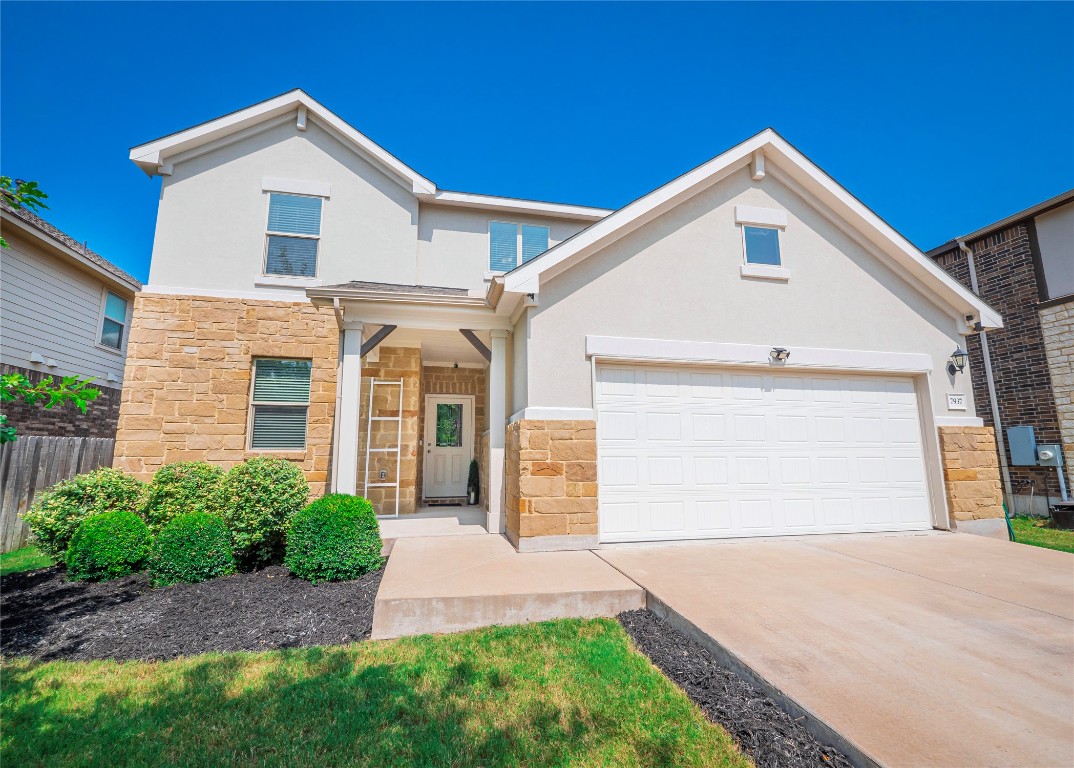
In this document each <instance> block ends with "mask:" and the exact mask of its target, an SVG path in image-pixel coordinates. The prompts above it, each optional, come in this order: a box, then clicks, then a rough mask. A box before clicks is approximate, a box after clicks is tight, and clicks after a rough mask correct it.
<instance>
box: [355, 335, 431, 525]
mask: <svg viewBox="0 0 1074 768" xmlns="http://www.w3.org/2000/svg"><path fill="white" fill-rule="evenodd" d="M379 352H380V356H379V360H378V361H377V362H375V363H372V362H368V361H367V362H366V363H365V365H364V366H363V367H362V394H361V398H362V402H361V407H360V414H359V417H358V430H359V433H358V493H359V495H360V494H361V493H362V492H363V489H364V487H365V478H366V471H367V470H366V466H365V447H366V441H367V435H368V426H369V387H370V382H371V381H372V379H373V378H374V377H375V378H377V379H389V380H395V381H398V380H399V379H402V380H403V414H402V415H403V423H402V427H403V428H402V442H401V443H400V444H401V445H402V451H401V454H400V456H401V463H400V465H399V470H400V472H399V475H400V478H399V513H400V514H404V515H408V514H411V513H413V512H415V511H416V510H417V503H418V490H417V488H418V483H417V479H418V470H417V467H418V453H419V449H418V436H419V435H420V434H421V432H420V431H419V429H418V419H419V416H420V413H421V350H420V349H417V348H416V347H415V348H408V347H388V346H381V347H379ZM398 414H399V388H398V387H394V386H384V387H381V386H379V385H378V386H377V391H376V393H375V395H374V401H373V416H397V415H398ZM398 429H399V424H397V423H396V422H394V421H374V422H373V439H372V443H371V447H373V448H390V447H393V446H394V445H395V444H396V440H397V439H398ZM395 464H396V459H395V454H394V453H376V452H374V453H371V454H370V456H369V468H368V472H369V482H370V483H379V482H389V483H390V482H394V481H395ZM381 470H383V471H384V473H385V475H386V479H385V480H381V479H380V472H381ZM368 496H369V500H370V501H371V502H373V506H374V508H375V509H376V510H377V514H379V515H389V514H394V513H395V489H394V488H370V489H369V493H368Z"/></svg>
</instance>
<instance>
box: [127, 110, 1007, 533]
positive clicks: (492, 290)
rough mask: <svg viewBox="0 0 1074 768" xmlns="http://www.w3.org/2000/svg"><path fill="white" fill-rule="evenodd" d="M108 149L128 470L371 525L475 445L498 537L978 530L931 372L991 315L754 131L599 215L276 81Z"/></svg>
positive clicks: (460, 485) (988, 512)
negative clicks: (120, 206)
mask: <svg viewBox="0 0 1074 768" xmlns="http://www.w3.org/2000/svg"><path fill="white" fill-rule="evenodd" d="M131 159H132V160H133V161H134V162H135V163H136V164H137V165H138V166H139V167H140V168H142V169H143V170H144V171H145V172H146V173H147V174H149V175H160V176H161V177H162V179H163V186H162V190H161V194H160V208H159V213H158V219H157V229H156V238H155V242H154V248H153V261H152V266H151V271H150V284H149V285H148V286H146V288H145V290H144V292H143V293H142V294H140V295H139V297H138V298H137V300H136V302H135V312H134V319H133V321H132V327H131V346H130V353H129V354H130V368H129V370H130V371H132V372H133V374H134V375H132V376H130V377H128V381H127V384H126V393H125V396H124V402H123V407H122V411H121V415H120V428H119V439H118V444H117V451H116V456H117V459H116V465H117V466H118V467H121V468H123V469H125V470H128V471H130V472H134V473H136V474H138V475H140V476H143V477H148V476H149V474H150V473H151V472H152V471H153V470H154V469H155V468H156V467H158V466H160V464H161V463H163V462H171V461H178V460H184V459H205V460H208V461H213V462H219V463H221V464H223V465H230V464H231V463H234V462H236V461H240V460H242V459H244V458H246V457H249V456H252V455H257V454H261V453H269V454H274V455H278V456H283V457H286V458H288V459H290V460H293V461H295V462H296V463H297V464H298V465H299V466H301V467H302V468H303V470H304V471H305V473H306V476H307V477H308V479H309V480H310V483H311V486H312V487H313V490H314V492H315V493H321V492H324V491H326V490H331V489H334V490H337V491H341V492H347V493H355V492H357V493H367V494H368V495H369V496H370V497H371V498H372V499H373V500H374V502H375V504H376V505H377V508H378V510H379V511H380V512H381V513H387V514H392V513H394V512H395V509H396V507H395V505H396V492H397V488H396V478H397V477H398V485H399V489H398V490H399V508H400V510H401V511H402V512H410V511H413V510H414V509H416V508H417V507H419V506H422V505H424V504H428V503H431V502H435V501H447V502H453V501H458V500H460V499H461V498H462V497H463V496H464V495H465V489H466V465H467V464H468V462H469V460H470V457H471V456H477V457H479V461H480V466H481V482H482V486H483V488H484V493H483V494H482V496H483V499H484V504H485V505H486V508H487V510H488V518H487V522H488V527H489V530H490V531H504V532H506V534H507V535H508V536H509V537H510V539H511V540H512V541H513V542H515V544H516V545H517V546H518V547H519V548H520V549H523V550H533V549H551V548H586V547H592V546H594V545H595V544H597V543H598V542H613V541H636V540H670V539H692V538H704V537H725V536H764V535H778V534H792V533H827V532H840V531H889V530H917V529H928V528H933V527H938V528H950V527H953V525H954V524H955V521H956V520H957V521H958V526H959V527H960V528H963V527H965V528H967V529H970V528H974V527H989V526H993V527H994V525H995V519H996V518H997V517H999V518H1002V511H1001V507H1000V492H999V486H1000V483H999V472H998V468H997V467H996V458H995V443H994V440H993V438H992V434H991V430H989V429H988V428H986V427H984V426H982V423H981V420H980V418H978V416H977V406H976V405H975V399H974V391H973V387H972V385H971V379H970V377H971V373H970V372H969V371H966V372H964V373H955V374H949V373H948V372H947V370H946V368H947V365H948V360H949V358H950V357H951V355H952V352H953V351H954V350H955V349H956V348H958V347H960V346H964V345H965V344H966V341H965V338H964V337H965V336H966V335H967V334H969V333H971V332H973V329H974V328H976V327H978V326H981V327H984V328H999V327H1001V326H1002V324H1003V321H1002V319H1001V317H1000V315H999V314H998V313H997V312H996V311H995V310H993V309H992V308H991V307H990V306H989V305H988V304H986V303H985V302H984V301H982V300H981V299H980V298H978V297H977V296H975V295H974V294H973V293H972V292H971V291H969V290H967V289H966V288H964V287H963V286H962V285H960V284H959V283H958V281H956V280H954V279H953V278H952V277H950V276H949V275H947V274H946V273H945V272H944V271H943V270H942V269H940V268H939V267H937V266H936V265H935V264H934V263H933V262H932V260H931V259H929V258H928V257H926V256H925V255H924V254H922V253H921V252H920V251H919V250H917V249H916V248H914V247H913V246H912V245H911V244H910V243H909V242H907V241H906V240H905V239H904V238H903V237H901V236H900V235H899V234H898V233H897V232H895V231H894V230H892V229H891V227H889V226H888V225H887V224H885V223H884V222H883V221H882V220H881V219H880V218H879V217H877V216H876V215H875V214H874V213H872V212H871V211H870V210H869V209H868V208H866V207H865V206H864V205H862V203H860V202H859V201H858V200H856V199H855V198H854V197H852V196H851V195H850V194H849V193H848V192H847V191H846V190H844V189H843V188H842V187H840V186H839V185H838V184H837V183H836V182H834V181H833V180H832V179H831V178H829V177H828V176H827V175H825V174H824V172H823V171H821V170H820V169H819V168H817V167H816V166H815V165H814V164H813V163H812V162H810V161H809V160H808V159H807V158H805V157H804V156H803V155H802V154H801V153H799V152H798V151H797V150H796V149H794V147H792V146H791V145H790V144H788V143H787V142H786V141H785V140H784V139H782V138H781V137H780V136H779V135H778V134H776V133H775V132H774V131H772V130H765V131H763V132H761V133H759V134H757V135H756V136H754V137H752V138H750V139H748V140H747V141H745V142H743V143H742V144H739V145H738V146H736V147H734V148H733V149H731V150H729V151H727V152H725V153H724V154H722V155H720V156H718V157H716V158H715V159H713V160H710V161H709V162H706V163H704V164H703V165H701V166H699V167H697V168H695V169H694V170H692V171H690V172H688V173H686V174H684V175H682V176H680V177H679V178H677V179H675V180H673V181H671V182H669V183H667V184H665V185H664V186H662V187H660V188H659V189H657V190H655V191H653V192H652V193H650V194H648V195H646V196H644V197H642V198H640V199H638V200H636V201H635V202H633V203H631V204H629V205H627V206H626V207H624V208H622V209H620V210H618V211H615V212H609V211H606V210H601V209H596V208H587V207H581V206H574V205H562V204H556V203H542V202H535V201H527V200H517V199H513V198H503V197H492V196H487V195H478V194H469V193H461V192H449V191H445V190H441V189H438V188H437V186H436V185H435V184H434V183H433V182H432V181H430V180H429V179H426V178H424V177H422V176H421V175H420V174H419V173H417V172H416V171H415V170H413V169H411V168H409V167H407V166H406V165H404V164H403V163H402V162H400V161H399V160H398V159H396V158H395V157H393V156H392V155H390V154H388V153H387V152H386V151H385V150H384V149H382V148H381V147H379V146H378V145H376V144H374V143H373V142H372V141H371V140H370V139H369V138H367V137H366V136H364V135H362V134H361V133H359V132H358V131H357V130H355V129H354V128H353V127H351V126H350V125H348V124H347V123H345V122H344V121H343V120H341V119H340V118H339V117H338V116H336V115H334V114H333V113H332V112H330V111H329V110H327V109H326V108H325V107H323V106H322V105H321V104H319V103H317V102H316V101H314V100H313V99H312V98H310V97H309V96H308V95H306V94H305V93H303V92H302V91H298V90H296V91H291V92H289V93H286V94H283V95H281V96H278V97H275V98H273V99H269V100H268V101H264V102H261V103H259V104H256V105H254V106H252V107H248V108H246V109H242V110H239V111H237V112H233V113H231V114H229V115H226V116H224V117H221V118H218V119H216V120H212V121H210V122H207V123H203V124H201V125H198V126H195V127H194V128H190V129H187V130H185V131H181V132H179V133H174V134H171V135H169V136H166V137H164V138H161V139H157V140H155V141H152V142H149V143H147V144H143V145H141V146H138V147H135V148H134V149H133V150H131ZM430 286H436V287H430ZM456 366H457V367H456ZM951 394H958V395H960V396H961V403H953V406H954V407H952V400H951V399H950V398H949V395H951ZM400 446H401V447H400ZM397 451H398V454H397ZM945 473H946V474H947V482H946V483H945V478H944V474H945ZM977 519H982V520H981V522H980V523H977V524H975V522H974V521H975V520H977ZM1000 524H1002V520H1001V519H1000Z"/></svg>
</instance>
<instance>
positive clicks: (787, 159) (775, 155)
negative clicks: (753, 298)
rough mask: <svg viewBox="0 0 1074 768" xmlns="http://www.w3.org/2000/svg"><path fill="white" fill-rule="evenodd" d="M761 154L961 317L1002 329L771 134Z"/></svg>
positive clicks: (982, 306) (998, 320) (971, 297)
mask: <svg viewBox="0 0 1074 768" xmlns="http://www.w3.org/2000/svg"><path fill="white" fill-rule="evenodd" d="M765 154H766V155H767V156H768V159H769V161H770V162H771V163H772V164H773V165H776V166H778V168H779V169H781V170H783V172H784V173H786V174H787V175H788V176H789V177H790V178H792V179H794V180H795V181H796V182H798V183H799V184H800V185H802V186H803V187H804V188H805V189H806V190H807V191H808V192H810V193H811V194H813V195H815V196H816V197H817V199H818V200H820V201H821V202H822V203H824V204H825V205H827V206H829V207H830V208H831V209H832V210H834V211H835V212H836V213H837V214H839V215H840V216H841V217H842V218H843V219H845V220H846V221H847V223H848V224H850V225H851V226H852V227H854V228H855V229H856V230H858V231H859V232H862V233H863V234H865V235H866V237H868V238H869V240H871V241H872V242H873V243H875V244H876V245H877V246H879V247H880V249H881V250H882V251H883V252H884V253H885V254H887V255H888V256H889V257H890V258H891V259H892V260H893V261H895V262H896V264H898V265H899V266H900V267H902V268H903V269H904V270H906V272H908V273H909V274H911V275H913V276H914V277H915V278H917V279H919V280H921V281H922V282H923V283H924V284H925V285H927V286H928V287H929V288H931V289H932V290H934V291H935V292H936V293H937V294H938V295H939V296H940V297H941V298H943V299H944V300H945V301H947V302H948V303H949V304H950V305H951V306H952V307H954V308H956V309H958V310H959V311H960V312H962V313H963V314H966V315H970V314H972V315H975V316H977V317H978V318H979V319H980V322H981V323H982V324H983V325H984V327H986V328H1002V327H1003V318H1002V316H1001V315H1000V314H999V313H998V312H996V311H995V310H994V309H992V307H990V306H989V305H988V304H987V303H986V302H985V301H983V300H982V299H981V298H980V297H979V296H977V295H975V294H974V293H973V292H972V291H970V290H969V289H967V288H965V287H963V286H962V284H961V283H959V282H958V281H957V280H955V279H954V278H953V277H951V276H950V275H949V274H947V272H945V271H944V270H943V269H941V268H940V267H938V266H937V265H936V263H935V262H934V261H933V260H932V259H930V258H929V257H928V256H926V255H925V254H924V253H922V252H921V251H920V250H918V249H917V247H915V246H914V245H913V244H912V243H910V242H909V241H908V240H907V239H906V238H904V237H903V236H902V235H900V234H899V233H898V232H897V231H895V229H894V228H892V227H891V225H889V224H888V223H887V222H885V221H884V220H883V219H881V218H880V217H879V216H877V215H876V214H875V213H873V212H872V211H871V210H869V208H868V207H866V206H865V205H864V204H863V203H862V202H861V201H860V200H858V199H857V198H856V197H854V196H853V195H852V194H850V193H849V192H847V191H846V190H845V189H843V187H841V186H840V185H839V184H838V183H837V182H836V181H835V180H834V179H832V178H831V177H830V176H828V174H826V173H824V171H822V170H821V169H820V168H818V167H817V166H816V165H814V164H813V163H812V162H811V161H810V160H809V159H808V158H806V157H805V156H804V155H803V154H802V153H801V152H799V151H798V150H796V149H795V148H794V147H792V146H791V145H790V144H788V143H787V142H786V141H785V140H784V139H783V138H781V137H780V136H778V135H776V134H773V135H772V139H771V141H770V143H769V145H768V146H766V147H765Z"/></svg>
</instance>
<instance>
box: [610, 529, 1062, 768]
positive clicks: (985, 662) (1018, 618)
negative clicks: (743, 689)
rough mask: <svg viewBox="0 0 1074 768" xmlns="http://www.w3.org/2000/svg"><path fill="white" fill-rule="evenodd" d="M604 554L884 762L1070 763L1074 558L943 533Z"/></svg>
mask: <svg viewBox="0 0 1074 768" xmlns="http://www.w3.org/2000/svg"><path fill="white" fill-rule="evenodd" d="M597 554H599V556H600V557H602V558H603V559H604V560H606V561H607V562H608V563H610V564H612V565H614V566H615V567H616V568H618V569H619V570H620V571H622V572H623V573H624V574H625V575H627V576H629V577H630V578H631V579H633V580H634V581H635V582H637V583H638V584H640V585H641V586H642V587H644V588H645V589H646V590H647V591H648V592H649V594H650V595H651V596H652V597H653V598H655V601H654V604H658V603H663V604H664V605H665V606H667V608H668V609H670V611H671V614H672V618H673V619H675V620H677V621H678V622H679V623H680V624H684V625H693V627H694V628H696V629H695V630H694V631H695V632H696V631H698V630H700V632H703V633H705V634H707V635H708V636H709V638H711V640H709V642H708V643H707V644H708V645H709V646H710V648H714V649H715V650H716V651H717V652H718V653H724V654H730V656H729V657H728V658H730V659H731V660H732V661H733V660H734V659H735V658H737V660H738V661H740V662H741V663H742V664H744V665H745V666H746V667H748V669H749V670H750V671H751V673H752V674H753V675H754V676H755V677H759V678H760V679H762V680H763V681H766V683H767V685H766V687H768V688H769V690H772V689H776V690H778V691H780V692H781V693H782V694H783V695H784V697H786V698H787V699H790V700H791V701H792V702H793V704H797V705H798V706H799V707H800V708H802V709H803V710H805V711H806V712H807V713H809V714H811V715H812V716H813V718H815V719H816V720H819V721H821V722H822V723H826V724H827V726H829V727H830V728H831V729H833V730H834V731H835V732H837V733H838V734H840V735H841V736H842V737H843V738H844V739H845V740H846V742H849V747H850V748H851V751H854V750H855V749H856V750H859V751H860V753H862V754H863V755H864V756H866V758H871V759H872V760H873V761H875V762H877V763H879V764H881V765H886V766H974V767H975V768H976V767H978V766H1033V767H1034V768H1038V767H1039V768H1043V767H1044V766H1071V765H1074V556H1072V555H1069V554H1066V553H1062V552H1053V551H1049V550H1044V549H1038V548H1035V547H1029V546H1025V545H1021V544H1011V543H1009V542H1003V541H996V540H993V539H987V538H983V537H979V536H971V535H967V534H952V533H939V532H932V533H926V534H917V535H907V534H901V535H877V534H872V535H861V536H852V535H847V536H838V537H837V536H821V537H796V538H793V539H791V538H788V539H780V540H765V541H757V540H752V541H742V540H739V541H733V542H728V541H725V542H719V543H704V544H690V545H667V546H631V547H626V546H624V547H617V548H609V549H604V550H600V551H598V553H597ZM682 620H685V621H682ZM713 641H714V642H713ZM793 704H792V706H793ZM821 728H822V729H823V726H821Z"/></svg>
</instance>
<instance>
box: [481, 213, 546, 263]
mask: <svg viewBox="0 0 1074 768" xmlns="http://www.w3.org/2000/svg"><path fill="white" fill-rule="evenodd" d="M548 238H549V230H548V227H543V226H539V225H536V224H515V223H512V222H506V221H490V222H489V270H491V271H492V272H510V271H511V270H512V269H514V268H515V267H517V266H518V265H519V264H524V263H526V262H527V261H529V260H530V259H534V258H536V257H538V256H540V255H541V254H542V253H544V252H545V251H547V250H548Z"/></svg>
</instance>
